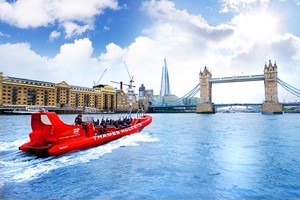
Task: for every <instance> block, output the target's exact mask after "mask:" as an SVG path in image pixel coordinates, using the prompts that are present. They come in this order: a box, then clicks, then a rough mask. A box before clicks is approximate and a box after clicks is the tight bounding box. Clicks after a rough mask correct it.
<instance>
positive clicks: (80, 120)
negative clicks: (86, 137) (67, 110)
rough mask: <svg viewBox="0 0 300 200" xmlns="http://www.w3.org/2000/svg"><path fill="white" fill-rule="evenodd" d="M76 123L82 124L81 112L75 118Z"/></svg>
mask: <svg viewBox="0 0 300 200" xmlns="http://www.w3.org/2000/svg"><path fill="white" fill-rule="evenodd" d="M75 124H76V125H82V115H81V113H79V114H78V115H77V117H76V118H75Z"/></svg>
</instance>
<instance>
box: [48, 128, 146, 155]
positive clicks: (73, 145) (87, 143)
mask: <svg viewBox="0 0 300 200" xmlns="http://www.w3.org/2000/svg"><path fill="white" fill-rule="evenodd" d="M143 126H145V124H144V125H143V124H142V123H137V124H135V125H133V126H131V127H128V128H125V129H121V130H117V131H113V132H109V133H104V134H101V135H95V136H92V137H86V138H82V139H81V140H79V141H74V142H68V143H62V144H59V145H55V146H54V147H52V148H50V149H49V150H48V154H49V155H50V156H54V155H55V156H58V155H61V154H65V153H68V152H71V151H77V150H80V149H85V148H90V147H95V146H99V145H101V144H105V143H107V142H110V141H112V140H116V139H119V138H121V137H123V136H126V135H130V134H134V133H138V132H140V130H141V129H142V128H143Z"/></svg>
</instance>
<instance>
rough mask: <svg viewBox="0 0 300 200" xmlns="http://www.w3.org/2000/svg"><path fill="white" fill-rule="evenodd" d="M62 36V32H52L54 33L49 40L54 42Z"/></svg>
mask: <svg viewBox="0 0 300 200" xmlns="http://www.w3.org/2000/svg"><path fill="white" fill-rule="evenodd" d="M60 35H61V33H60V32H58V31H52V32H51V33H50V36H49V40H50V41H53V40H55V39H57V38H59V37H60Z"/></svg>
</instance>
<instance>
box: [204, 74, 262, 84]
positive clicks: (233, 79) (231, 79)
mask: <svg viewBox="0 0 300 200" xmlns="http://www.w3.org/2000/svg"><path fill="white" fill-rule="evenodd" d="M263 80H265V76H264V75H263V74H259V75H249V76H231V77H221V78H210V79H209V82H210V83H232V82H246V81H263Z"/></svg>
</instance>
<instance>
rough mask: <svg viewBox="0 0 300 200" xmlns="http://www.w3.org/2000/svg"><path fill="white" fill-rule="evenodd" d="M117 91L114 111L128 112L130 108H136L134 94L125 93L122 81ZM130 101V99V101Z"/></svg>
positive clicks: (136, 103)
mask: <svg viewBox="0 0 300 200" xmlns="http://www.w3.org/2000/svg"><path fill="white" fill-rule="evenodd" d="M116 92H117V106H116V111H117V112H128V111H129V110H130V109H133V110H138V108H139V106H138V102H137V98H136V95H135V94H133V95H132V96H129V94H128V93H125V92H124V90H123V83H122V82H120V89H117V90H116ZM130 101H132V102H131V103H130Z"/></svg>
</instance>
